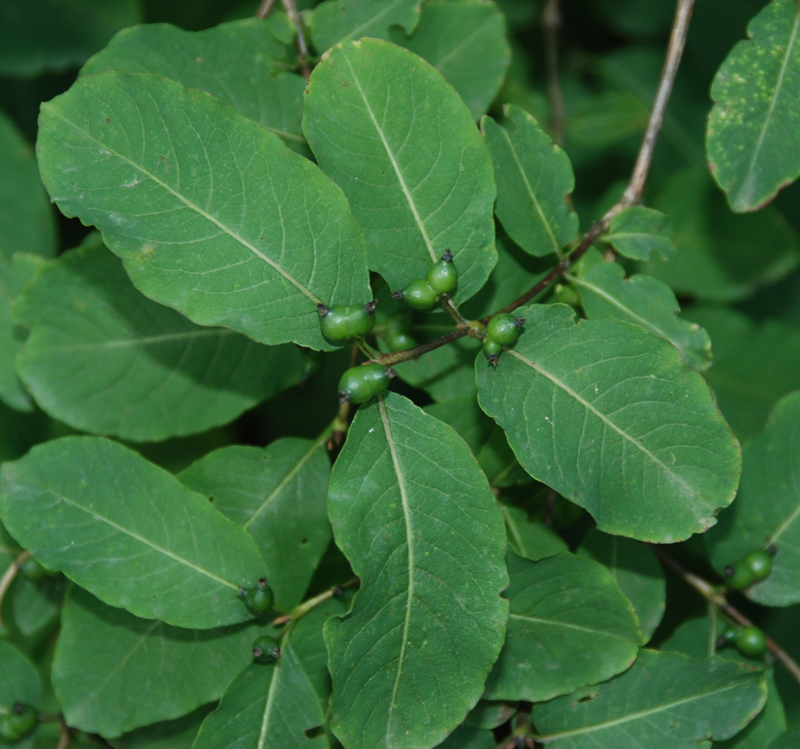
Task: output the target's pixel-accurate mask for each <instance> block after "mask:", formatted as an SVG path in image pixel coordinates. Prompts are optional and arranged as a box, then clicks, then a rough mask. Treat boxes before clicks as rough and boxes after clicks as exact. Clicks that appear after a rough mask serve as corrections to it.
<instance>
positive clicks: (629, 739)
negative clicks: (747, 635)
mask: <svg viewBox="0 0 800 749" xmlns="http://www.w3.org/2000/svg"><path fill="white" fill-rule="evenodd" d="M765 698H766V685H765V683H764V675H763V672H762V671H758V670H754V669H753V668H751V667H749V666H745V665H743V664H739V663H729V662H726V661H724V660H721V659H715V658H707V659H704V660H701V661H693V660H691V659H690V658H687V657H686V656H684V655H680V654H678V653H656V652H653V651H651V650H643V651H641V653H640V654H639V657H638V658H637V659H636V663H635V664H634V666H633V668H631V669H629V670H628V671H626V672H625V673H624V674H621V675H620V676H617V677H615V678H614V679H612V680H611V681H608V682H606V683H605V684H598V685H596V686H593V687H584V688H583V689H580V690H578V691H577V692H575V693H574V694H571V695H567V696H565V697H559V698H558V699H555V700H552V701H551V702H548V703H546V704H542V705H537V706H536V707H535V708H534V711H533V721H534V723H535V725H536V728H537V729H538V730H539V733H540V734H541V735H542V736H543V737H544V738H546V740H547V743H548V744H552V745H553V746H554V747H557V748H558V749H584V748H587V749H588V747H591V748H592V749H619V747H622V746H626V747H627V746H642V747H645V746H647V747H655V746H661V745H663V742H664V738H665V737H668V741H669V747H670V749H697V747H698V746H708V745H709V744H710V741H709V740H710V739H712V738H713V739H715V740H720V739H727V738H730V737H731V736H733V735H734V734H736V733H738V732H739V731H740V730H741V729H742V728H744V726H745V725H747V723H749V722H750V721H751V720H752V718H753V716H754V715H755V714H756V713H758V711H759V710H761V708H762V706H763V705H764V700H765Z"/></svg>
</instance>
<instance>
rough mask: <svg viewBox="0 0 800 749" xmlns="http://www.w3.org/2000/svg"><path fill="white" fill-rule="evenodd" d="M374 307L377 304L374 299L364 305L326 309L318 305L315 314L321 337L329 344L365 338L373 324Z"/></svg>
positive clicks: (339, 305) (322, 305)
mask: <svg viewBox="0 0 800 749" xmlns="http://www.w3.org/2000/svg"><path fill="white" fill-rule="evenodd" d="M376 306H377V302H376V301H375V300H374V299H373V300H372V301H371V302H367V304H364V305H358V304H353V305H341V304H337V305H334V306H332V307H327V306H326V305H324V304H318V305H317V312H318V313H319V318H320V328H321V329H322V335H324V336H325V337H326V338H327V339H328V340H329V341H330V342H331V343H344V342H345V341H350V340H352V339H353V338H361V337H362V336H365V335H366V334H367V333H369V331H370V330H372V326H373V325H374V324H375V307H376Z"/></svg>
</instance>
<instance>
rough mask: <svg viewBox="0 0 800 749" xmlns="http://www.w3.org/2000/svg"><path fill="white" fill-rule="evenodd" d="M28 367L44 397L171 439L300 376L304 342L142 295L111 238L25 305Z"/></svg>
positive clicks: (23, 358) (53, 273)
mask: <svg viewBox="0 0 800 749" xmlns="http://www.w3.org/2000/svg"><path fill="white" fill-rule="evenodd" d="M14 313H15V319H16V321H17V322H19V323H21V324H23V325H25V326H27V327H28V328H30V329H31V333H30V337H29V338H28V340H27V342H26V344H25V346H24V347H23V349H22V351H21V352H20V355H19V358H18V361H17V368H18V370H19V373H20V376H21V377H22V380H23V381H24V382H25V384H26V385H27V387H28V388H29V390H30V391H31V393H32V394H33V396H34V397H35V398H36V401H37V402H38V403H39V405H40V406H41V407H42V408H43V409H44V410H45V411H47V412H48V413H49V414H51V415H52V416H54V417H56V418H57V419H60V420H61V421H64V422H66V423H67V424H70V425H71V426H73V427H76V428H78V429H82V430H84V431H87V432H95V433H99V434H114V435H118V436H120V437H123V438H125V439H130V440H163V439H167V438H168V437H174V436H179V435H186V434H194V433H196V432H202V431H205V430H206V429H209V428H210V427H214V426H218V425H220V424H225V423H227V422H229V421H232V420H233V419H235V418H236V417H237V416H238V415H239V414H241V413H242V412H243V411H244V410H246V409H248V408H252V407H253V406H255V405H256V404H257V403H259V402H260V401H262V400H265V399H266V398H269V397H271V396H273V395H275V394H276V393H278V392H280V391H281V390H283V389H284V388H286V387H289V386H290V385H294V384H295V383H297V382H298V381H299V380H300V378H301V376H302V356H301V355H300V352H299V351H298V349H297V347H296V346H280V347H277V346H276V347H272V348H268V347H266V346H261V345H259V344H256V343H254V342H253V341H251V340H249V339H248V338H245V337H244V336H242V335H239V334H237V333H234V332H233V331H232V330H230V329H227V328H201V327H199V326H197V325H194V324H193V323H191V322H189V321H188V320H187V319H186V318H185V317H183V316H182V315H180V314H178V313H177V312H175V310H172V309H169V308H168V307H162V306H161V305H160V304H156V303H155V302H151V301H150V300H149V299H147V298H146V297H143V296H142V295H141V294H140V293H139V291H137V290H136V288H135V287H134V286H133V284H132V283H131V282H130V279H129V278H128V276H127V275H126V274H125V271H124V269H123V267H122V263H121V262H120V261H119V259H118V258H116V257H115V256H114V255H112V254H111V253H110V252H108V251H107V250H106V249H105V247H103V246H102V245H94V246H84V247H79V248H77V249H75V250H72V251H70V252H68V253H67V254H65V255H63V256H62V257H60V258H59V259H58V260H56V261H54V262H53V263H51V264H49V265H48V266H47V267H46V268H45V269H44V270H43V271H42V272H41V273H40V274H39V275H38V276H37V278H36V280H35V281H34V282H33V283H32V284H31V285H30V286H29V287H28V289H26V291H25V293H24V294H23V295H22V297H21V298H20V299H19V300H18V301H17V304H16V306H15V308H14Z"/></svg>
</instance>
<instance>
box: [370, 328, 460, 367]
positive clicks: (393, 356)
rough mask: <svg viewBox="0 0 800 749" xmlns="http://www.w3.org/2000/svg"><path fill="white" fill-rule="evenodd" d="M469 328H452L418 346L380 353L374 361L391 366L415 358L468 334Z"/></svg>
mask: <svg viewBox="0 0 800 749" xmlns="http://www.w3.org/2000/svg"><path fill="white" fill-rule="evenodd" d="M471 330H472V329H471V328H469V327H464V328H460V329H459V330H454V331H453V332H452V333H448V334H447V335H445V336H442V337H441V338H437V339H436V340H435V341H429V342H428V343H421V344H420V345H419V346H415V347H414V348H410V349H406V350H405V351H394V352H392V353H390V354H381V355H380V356H379V357H377V358H376V359H375V361H376V362H378V364H383V365H384V366H385V367H393V366H394V365H395V364H400V362H404V361H410V360H411V359H416V358H417V357H418V356H422V355H423V354H427V353H428V352H429V351H433V350H434V349H437V348H441V347H442V346H446V345H447V344H448V343H452V342H453V341H457V340H458V339H459V338H463V337H464V336H466V335H469V334H470V331H471Z"/></svg>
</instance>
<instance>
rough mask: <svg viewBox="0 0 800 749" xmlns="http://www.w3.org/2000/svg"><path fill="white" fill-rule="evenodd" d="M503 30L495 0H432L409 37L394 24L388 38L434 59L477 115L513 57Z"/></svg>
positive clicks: (476, 117) (501, 19) (486, 102)
mask: <svg viewBox="0 0 800 749" xmlns="http://www.w3.org/2000/svg"><path fill="white" fill-rule="evenodd" d="M505 32H506V29H505V21H504V19H503V15H502V13H500V11H499V10H498V8H497V6H496V5H495V4H494V3H493V2H487V1H486V0H461V2H458V3H453V2H450V1H449V0H430V2H427V3H425V7H424V8H423V9H422V17H421V18H420V20H419V26H418V27H417V29H416V30H415V31H414V34H413V35H412V36H411V37H410V38H409V36H408V35H407V34H404V33H403V32H402V31H399V30H392V32H391V35H390V38H391V41H393V42H394V43H395V44H399V45H400V46H402V47H405V48H406V49H410V50H411V51H412V52H414V53H416V54H418V55H419V56H420V57H421V58H422V59H423V60H427V61H428V62H429V63H430V64H431V65H433V67H435V68H436V69H437V70H438V71H439V72H440V73H441V74H442V75H443V76H444V77H445V78H446V79H447V81H448V82H449V83H450V84H451V85H452V86H453V88H454V89H455V90H456V91H458V93H459V94H460V95H461V98H462V99H463V100H464V102H465V103H466V105H467V106H468V107H469V110H470V112H472V116H473V117H474V118H475V119H478V118H479V117H480V116H481V115H482V114H483V113H484V112H485V111H486V110H487V109H488V108H489V105H490V104H491V103H492V101H493V100H494V97H495V96H496V95H497V92H498V90H499V89H500V84H501V83H502V82H503V77H504V76H505V73H506V70H507V69H508V66H509V63H510V62H511V49H510V47H509V45H508V41H507V40H506V33H505ZM409 33H410V32H409ZM370 36H373V35H372V34H370Z"/></svg>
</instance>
